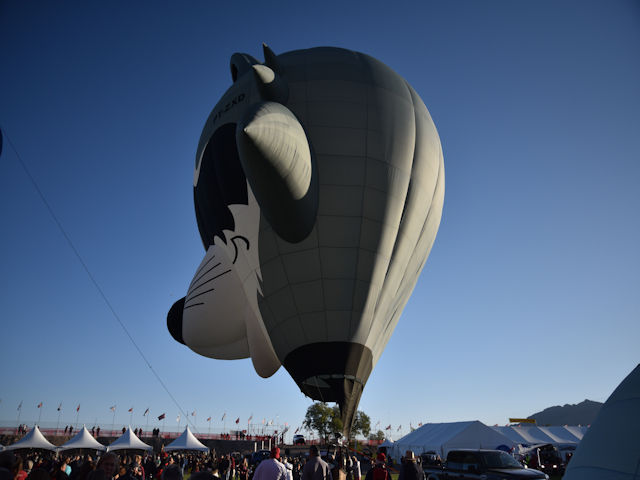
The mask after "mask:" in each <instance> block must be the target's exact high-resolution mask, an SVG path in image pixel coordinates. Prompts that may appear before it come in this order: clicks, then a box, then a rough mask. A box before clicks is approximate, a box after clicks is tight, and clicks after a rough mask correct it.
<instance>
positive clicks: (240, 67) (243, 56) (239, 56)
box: [230, 53, 259, 83]
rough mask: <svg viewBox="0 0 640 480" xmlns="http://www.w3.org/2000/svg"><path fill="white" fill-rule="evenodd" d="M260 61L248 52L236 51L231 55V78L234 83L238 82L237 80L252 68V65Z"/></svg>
mask: <svg viewBox="0 0 640 480" xmlns="http://www.w3.org/2000/svg"><path fill="white" fill-rule="evenodd" d="M256 63H259V62H258V60H256V59H255V58H253V57H252V56H251V55H249V54H247V53H234V54H233V55H231V65H230V67H231V79H232V80H233V83H236V80H238V78H240V77H241V76H242V75H244V74H245V73H246V72H248V71H249V70H251V66H252V65H255V64H256Z"/></svg>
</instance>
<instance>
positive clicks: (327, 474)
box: [302, 445, 333, 480]
mask: <svg viewBox="0 0 640 480" xmlns="http://www.w3.org/2000/svg"><path fill="white" fill-rule="evenodd" d="M302 480H333V477H332V476H331V467H330V466H329V464H328V463H327V462H325V461H324V460H322V459H321V458H320V452H319V451H318V447H316V446H315V445H311V447H310V448H309V461H308V462H307V463H305V465H304V468H303V469H302Z"/></svg>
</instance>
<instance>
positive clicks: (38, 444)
mask: <svg viewBox="0 0 640 480" xmlns="http://www.w3.org/2000/svg"><path fill="white" fill-rule="evenodd" d="M19 448H42V449H44V450H57V448H58V447H56V446H55V445H54V444H53V443H51V442H49V440H47V439H46V438H44V435H43V434H42V432H41V431H40V429H39V428H38V426H37V425H36V426H35V427H33V428H32V429H31V430H30V431H29V433H27V434H26V435H25V436H24V437H23V438H22V439H21V440H18V441H17V442H16V443H14V444H13V445H7V446H6V447H4V450H3V451H8V450H17V449H19Z"/></svg>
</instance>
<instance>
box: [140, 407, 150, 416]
mask: <svg viewBox="0 0 640 480" xmlns="http://www.w3.org/2000/svg"><path fill="white" fill-rule="evenodd" d="M147 413H149V408H148V407H147V409H146V410H145V411H144V413H143V414H142V416H143V417H146V416H147Z"/></svg>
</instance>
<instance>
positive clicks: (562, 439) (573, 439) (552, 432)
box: [538, 426, 582, 445]
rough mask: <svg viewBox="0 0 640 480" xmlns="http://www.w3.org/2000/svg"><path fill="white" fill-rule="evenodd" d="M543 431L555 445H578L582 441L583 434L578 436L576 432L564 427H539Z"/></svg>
mask: <svg viewBox="0 0 640 480" xmlns="http://www.w3.org/2000/svg"><path fill="white" fill-rule="evenodd" d="M538 428H540V430H541V431H543V432H544V433H546V434H547V435H549V437H551V438H552V439H553V440H554V442H555V445H577V444H578V443H580V440H582V434H581V435H580V436H577V435H576V434H575V433H574V432H572V431H571V430H569V429H568V428H567V427H563V426H552V427H538Z"/></svg>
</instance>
